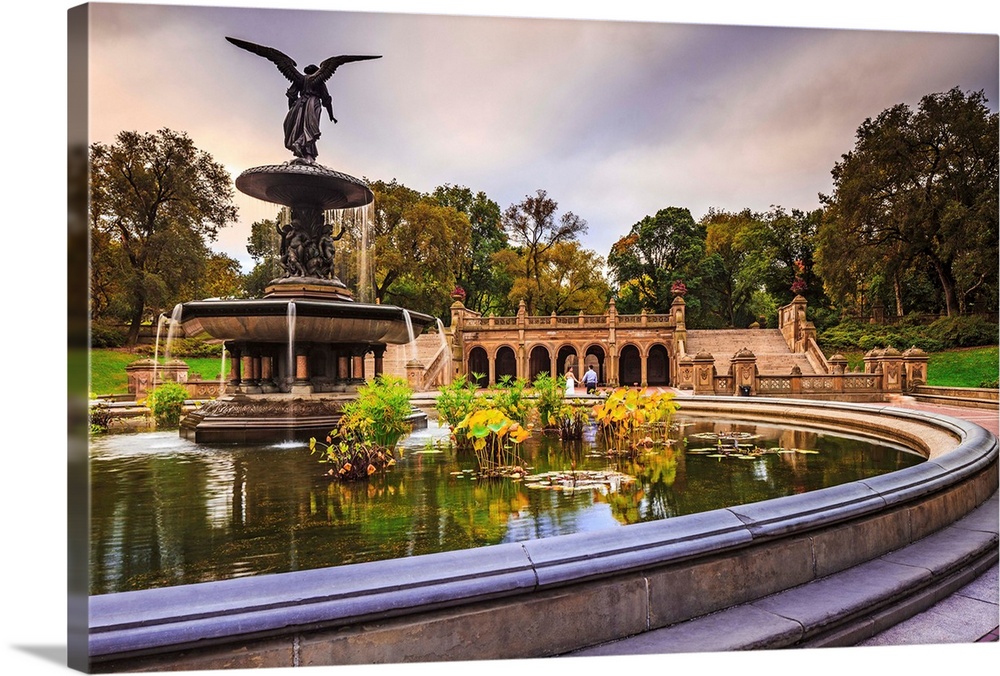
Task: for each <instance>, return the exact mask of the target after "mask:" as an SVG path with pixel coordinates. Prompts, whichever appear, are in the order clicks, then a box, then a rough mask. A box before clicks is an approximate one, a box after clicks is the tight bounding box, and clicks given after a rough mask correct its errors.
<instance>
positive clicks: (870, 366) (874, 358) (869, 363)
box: [865, 348, 882, 373]
mask: <svg viewBox="0 0 1000 676" xmlns="http://www.w3.org/2000/svg"><path fill="white" fill-rule="evenodd" d="M881 358H882V350H879V349H875V348H872V349H871V350H868V352H866V353H865V373H875V372H876V371H877V369H878V365H879V360H880V359H881Z"/></svg>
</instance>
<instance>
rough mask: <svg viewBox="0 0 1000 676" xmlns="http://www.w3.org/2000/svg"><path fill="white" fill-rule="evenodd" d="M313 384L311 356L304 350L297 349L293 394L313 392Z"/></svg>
mask: <svg viewBox="0 0 1000 676" xmlns="http://www.w3.org/2000/svg"><path fill="white" fill-rule="evenodd" d="M312 391H313V386H312V383H310V382H309V357H308V356H307V355H306V353H305V351H304V350H298V349H297V350H296V351H295V380H294V382H292V394H312Z"/></svg>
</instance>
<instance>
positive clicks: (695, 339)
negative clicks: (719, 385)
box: [685, 329, 817, 375]
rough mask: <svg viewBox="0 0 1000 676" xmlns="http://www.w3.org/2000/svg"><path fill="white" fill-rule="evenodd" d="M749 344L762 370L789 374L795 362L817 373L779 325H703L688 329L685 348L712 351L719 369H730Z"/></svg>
mask: <svg viewBox="0 0 1000 676" xmlns="http://www.w3.org/2000/svg"><path fill="white" fill-rule="evenodd" d="M744 347H745V348H747V349H748V350H750V351H751V352H753V353H754V355H755V356H756V357H757V371H758V372H759V373H761V374H770V375H787V374H789V373H791V371H792V367H793V366H798V367H799V368H800V369H802V373H803V375H810V374H815V373H817V371H816V369H815V368H813V365H812V363H811V362H810V361H809V359H808V357H806V355H805V354H796V353H794V352H792V351H791V349H789V347H788V343H786V342H785V339H784V337H783V336H782V335H781V331H779V330H778V329H711V330H706V329H701V330H688V332H687V345H686V346H685V351H686V352H687V354H688V355H689V356H694V355H696V354H697V353H699V352H708V353H709V354H711V355H712V356H713V357H715V371H716V373H718V374H719V375H723V374H726V373H729V360H730V359H732V357H733V355H734V354H736V353H737V352H738V351H739V350H741V349H743V348H744Z"/></svg>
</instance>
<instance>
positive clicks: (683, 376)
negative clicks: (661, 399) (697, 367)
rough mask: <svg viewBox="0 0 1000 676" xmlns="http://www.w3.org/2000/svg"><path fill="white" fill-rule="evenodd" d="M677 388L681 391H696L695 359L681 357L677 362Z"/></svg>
mask: <svg viewBox="0 0 1000 676" xmlns="http://www.w3.org/2000/svg"><path fill="white" fill-rule="evenodd" d="M676 386H677V389H679V390H693V389H694V359H692V358H691V357H681V358H680V359H678V360H677V380H676Z"/></svg>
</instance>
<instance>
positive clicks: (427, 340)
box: [365, 333, 451, 389]
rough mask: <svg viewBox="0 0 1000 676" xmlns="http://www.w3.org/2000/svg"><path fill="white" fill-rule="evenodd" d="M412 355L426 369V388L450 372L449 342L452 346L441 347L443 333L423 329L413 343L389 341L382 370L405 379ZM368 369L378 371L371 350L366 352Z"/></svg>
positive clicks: (441, 383) (433, 385) (370, 372)
mask: <svg viewBox="0 0 1000 676" xmlns="http://www.w3.org/2000/svg"><path fill="white" fill-rule="evenodd" d="M445 338H446V339H447V336H446V337H445ZM411 359H416V360H417V361H418V362H419V363H420V364H421V366H423V367H424V369H425V373H424V389H434V388H436V387H438V386H439V385H443V384H446V382H447V380H446V379H447V378H448V376H449V375H450V374H451V351H450V343H449V348H448V349H447V350H444V351H442V346H441V336H440V334H437V333H423V334H421V335H419V336H417V339H416V340H415V341H414V344H413V345H387V346H386V350H385V355H384V356H383V358H382V372H383V373H385V374H388V375H394V376H398V377H400V378H402V379H403V380H406V364H407V363H408V362H409V361H410V360H411ZM365 373H366V374H368V376H369V377H370V376H371V374H373V373H375V359H374V357H372V356H371V355H370V354H369V355H366V356H365Z"/></svg>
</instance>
